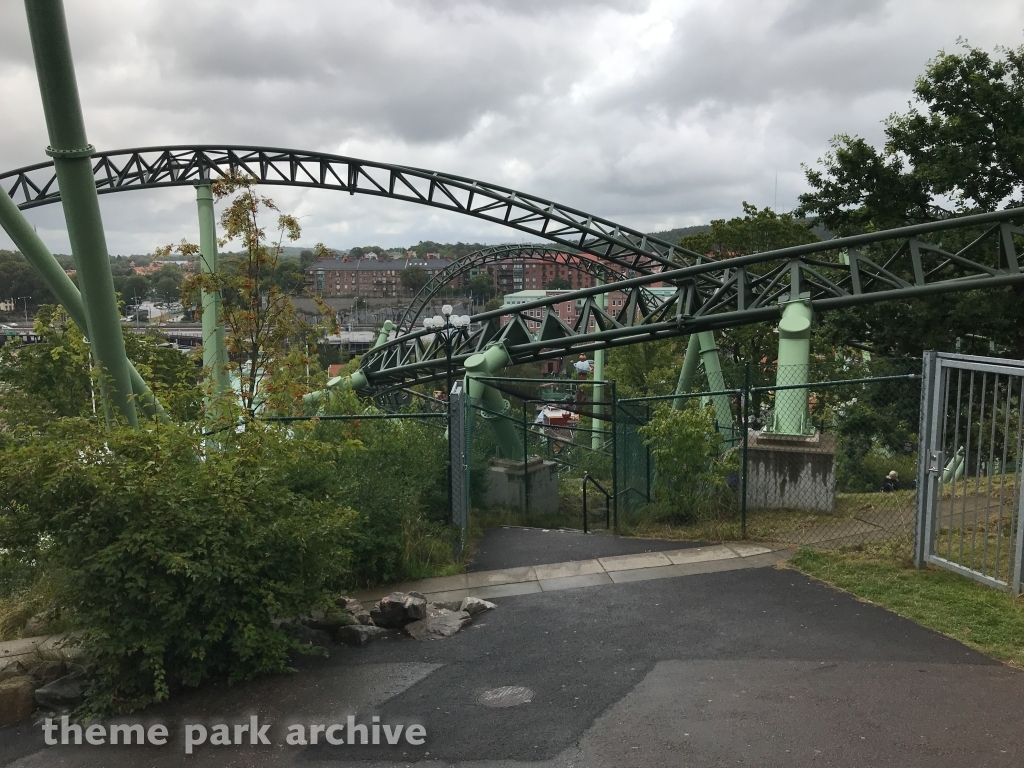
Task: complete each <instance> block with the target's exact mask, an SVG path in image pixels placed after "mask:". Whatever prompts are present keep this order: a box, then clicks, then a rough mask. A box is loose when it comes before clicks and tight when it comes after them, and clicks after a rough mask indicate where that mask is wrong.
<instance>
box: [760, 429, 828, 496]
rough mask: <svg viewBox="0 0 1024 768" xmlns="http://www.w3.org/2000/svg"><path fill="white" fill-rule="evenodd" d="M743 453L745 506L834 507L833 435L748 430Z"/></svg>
mask: <svg viewBox="0 0 1024 768" xmlns="http://www.w3.org/2000/svg"><path fill="white" fill-rule="evenodd" d="M747 457H748V459H747V508H748V509H806V510H811V511H814V512H831V511H833V510H834V509H835V501H836V439H835V437H834V436H832V435H823V434H821V433H820V432H815V433H814V434H813V435H807V436H805V435H775V434H771V433H766V432H751V433H750V435H749V436H748V445H747Z"/></svg>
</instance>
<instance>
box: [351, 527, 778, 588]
mask: <svg viewBox="0 0 1024 768" xmlns="http://www.w3.org/2000/svg"><path fill="white" fill-rule="evenodd" d="M538 530H540V529H538ZM580 535H582V534H580ZM633 541H642V540H638V539H634V540H633ZM659 543H662V544H663V543H665V542H659ZM672 543H676V544H677V546H678V543H677V542H672ZM789 554H790V552H789V551H788V550H786V549H783V548H782V547H780V546H776V545H763V544H750V543H745V542H744V543H739V542H734V543H730V544H716V545H705V546H691V547H687V548H685V549H674V550H668V551H661V552H653V551H649V552H638V553H636V554H632V555H613V556H611V557H597V558H593V559H590V560H570V561H566V562H562V563H549V564H545V565H531V566H524V567H518V568H501V569H498V570H493V571H475V572H471V573H460V574H458V575H456V576H443V577H440V578H434V579H424V580H422V581H412V582H406V583H404V584H398V585H392V586H384V587H377V588H375V589H370V590H366V591H364V592H360V593H359V594H358V595H356V597H357V598H358V599H359V600H360V601H362V602H363V603H371V602H375V601H377V600H379V599H380V598H382V597H383V596H384V595H386V594H389V593H390V592H409V591H413V590H414V591H416V592H420V593H422V594H423V595H425V596H426V597H427V598H428V599H430V600H432V601H434V602H449V601H456V600H461V599H462V598H464V597H469V596H473V597H481V598H484V599H486V600H490V599H492V598H496V597H510V596H513V595H528V594H532V593H535V592H555V591H558V590H562V589H579V588H580V587H598V586H602V585H607V584H624V583H627V582H631V581H650V580H652V579H670V578H674V577H676V576H693V575H695V574H699V573H714V572H717V571H732V570H737V569H740V568H758V567H765V566H770V565H775V564H776V563H778V562H780V561H782V560H785V559H787V558H788V557H789Z"/></svg>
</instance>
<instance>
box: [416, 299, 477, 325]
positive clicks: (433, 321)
mask: <svg viewBox="0 0 1024 768" xmlns="http://www.w3.org/2000/svg"><path fill="white" fill-rule="evenodd" d="M452 310H453V307H452V305H451V304H445V305H444V306H443V307H441V314H440V315H434V316H433V317H424V318H423V327H424V328H426V329H427V330H428V331H430V330H441V329H442V328H444V327H445V324H446V323H445V319H446V318H447V322H448V323H449V324H450V325H451V327H453V328H467V327H469V315H453V314H452Z"/></svg>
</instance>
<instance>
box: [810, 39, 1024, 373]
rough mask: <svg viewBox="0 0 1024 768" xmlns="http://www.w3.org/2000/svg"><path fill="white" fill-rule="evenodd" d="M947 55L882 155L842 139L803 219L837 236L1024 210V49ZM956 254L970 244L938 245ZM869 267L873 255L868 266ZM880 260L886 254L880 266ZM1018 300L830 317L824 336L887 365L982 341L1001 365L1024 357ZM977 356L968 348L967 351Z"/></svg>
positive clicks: (997, 295) (956, 236)
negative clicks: (1005, 357) (883, 358)
mask: <svg viewBox="0 0 1024 768" xmlns="http://www.w3.org/2000/svg"><path fill="white" fill-rule="evenodd" d="M962 48H963V51H962V52H961V53H946V52H944V51H943V52H940V53H939V54H938V56H936V57H935V58H934V59H932V60H931V61H930V62H928V64H927V67H926V69H925V73H924V74H923V75H922V76H921V77H920V78H918V80H917V83H916V84H915V86H914V102H913V103H912V104H911V108H910V110H909V111H908V112H906V113H904V114H893V115H890V116H889V118H888V119H887V120H886V121H885V136H886V141H885V144H884V145H883V146H882V147H881V148H880V149H879V148H875V147H872V146H871V145H869V144H868V143H867V142H866V141H865V140H864V139H862V138H859V137H855V136H849V135H846V134H841V135H838V136H836V137H835V138H833V139H832V142H831V147H832V149H831V151H830V152H829V153H828V154H826V155H825V157H824V158H823V159H821V160H819V161H818V166H817V167H814V168H805V173H806V176H807V181H808V184H809V185H810V187H811V191H810V192H808V193H806V194H804V195H801V197H800V209H799V213H801V214H803V215H807V216H812V217H814V221H815V222H816V223H818V224H820V225H822V226H824V227H825V228H827V229H828V230H829V231H831V232H833V233H835V234H837V235H849V234H855V233H858V232H864V231H872V230H879V229H886V228H891V227H899V226H904V225H907V224H916V223H922V222H929V221H936V220H941V219H945V218H948V217H949V216H951V215H955V214H967V213H974V212H981V211H991V210H998V209H1000V208H1004V207H1008V206H1019V205H1021V204H1022V202H1024V46H1021V47H1019V48H1016V49H1009V48H997V49H996V54H997V55H996V56H993V55H990V54H989V53H987V52H986V51H983V50H980V49H977V48H972V47H970V46H968V45H966V44H963V43H962ZM938 237H939V238H940V239H941V245H942V246H943V247H944V248H946V249H947V250H956V249H957V248H959V247H962V246H963V245H965V244H966V243H967V242H968V241H969V239H970V238H971V237H973V234H971V233H963V232H961V233H948V234H944V235H940V236H938ZM869 255H871V254H869ZM879 256H881V254H879ZM1020 298H1021V292H1020V291H1019V290H1018V289H1014V288H1004V289H997V290H989V291H985V292H978V291H972V292H970V293H957V294H954V295H952V296H934V297H925V298H922V299H917V300H913V301H898V302H886V303H884V304H876V305H869V306H864V307H856V308H852V309H848V310H842V311H838V312H833V313H830V314H829V315H827V316H826V320H825V323H824V324H823V326H822V328H821V332H822V333H823V334H824V335H825V337H827V338H828V339H829V340H830V341H831V342H832V343H836V342H838V341H840V340H842V339H845V340H846V341H851V340H856V341H857V342H858V343H860V344H862V345H865V346H867V347H868V348H870V349H872V350H873V351H876V352H879V353H883V354H914V355H916V354H920V352H921V350H922V349H928V348H932V349H953V348H954V347H955V346H957V345H958V341H960V340H962V339H969V338H971V337H969V336H968V334H973V336H982V337H985V339H982V340H981V341H982V344H981V347H982V349H974V350H971V351H979V352H984V353H986V354H987V353H989V350H988V346H989V345H988V343H987V340H990V341H992V342H995V343H996V344H997V349H996V351H997V353H1004V352H1005V353H1008V354H1012V355H1014V356H1020V355H1022V354H1024V323H1022V322H1021V321H1022V320H1024V310H1022V302H1021V301H1020ZM960 346H961V349H962V351H968V349H967V343H966V342H965V343H963V344H960Z"/></svg>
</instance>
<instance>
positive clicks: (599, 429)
mask: <svg viewBox="0 0 1024 768" xmlns="http://www.w3.org/2000/svg"><path fill="white" fill-rule="evenodd" d="M596 284H597V285H602V284H604V280H602V279H601V278H597V283H596ZM607 304H608V294H607V293H603V294H601V295H600V296H598V298H597V305H598V306H599V307H600V308H601V309H605V308H606V307H607ZM604 356H605V351H604V350H603V349H599V350H597V351H596V352H595V353H594V381H595V382H598V381H604ZM592 398H593V401H594V417H593V419H592V420H591V427H592V428H593V430H594V431H593V432H591V433H590V447H591V448H592V449H593V450H595V451H599V450H601V448H602V447H603V446H604V433H605V429H606V427H605V422H604V421H602V420H601V419H599V418H597V417H598V416H600V415H601V413H602V411H603V410H604V406H603V405H599V403H601V402H602V401H604V384H594V387H593V393H592Z"/></svg>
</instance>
